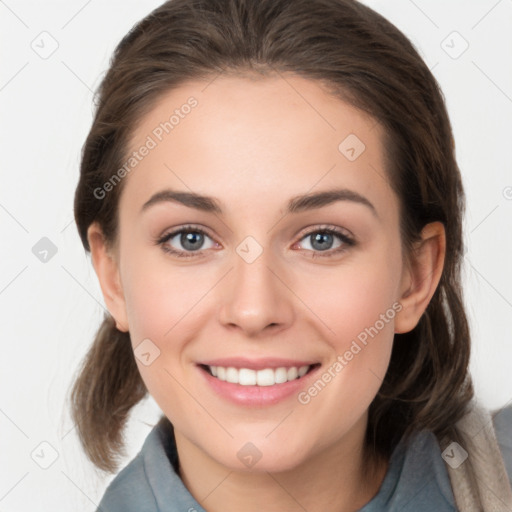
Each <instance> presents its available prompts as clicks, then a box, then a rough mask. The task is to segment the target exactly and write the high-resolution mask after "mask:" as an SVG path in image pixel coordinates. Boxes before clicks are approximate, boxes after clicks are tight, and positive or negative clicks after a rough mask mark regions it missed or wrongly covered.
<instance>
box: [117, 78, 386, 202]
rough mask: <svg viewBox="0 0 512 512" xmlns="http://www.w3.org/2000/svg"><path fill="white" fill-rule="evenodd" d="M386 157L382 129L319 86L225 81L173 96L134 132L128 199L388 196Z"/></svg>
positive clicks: (185, 87) (198, 84)
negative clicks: (320, 193)
mask: <svg viewBox="0 0 512 512" xmlns="http://www.w3.org/2000/svg"><path fill="white" fill-rule="evenodd" d="M144 147H146V148H148V149H145V150H144V151H140V150H143V149H144ZM383 151H384V148H383V146H382V131H381V127H380V125H378V124H377V123H376V121H375V120H374V119H373V118H371V117H370V116H368V115H366V114H365V113H363V112H361V111H360V110H358V109H356V108H354V107H352V106H350V105H349V104H347V103H345V102H344V101H342V100H341V99H339V98H337V97H334V96H332V95H331V94H329V93H328V92H327V91H326V89H325V88H323V87H322V85H321V84H320V83H319V82H316V81H313V80H309V79H306V78H302V77H298V76H295V75H290V74H288V75H286V74H283V75H275V76H272V77H264V78H262V77H258V78H254V77H247V76H246V77H241V76H220V77H217V78H215V79H213V80H210V81H194V82H187V83H184V84H182V85H181V86H179V87H177V88H175V89H173V90H172V91H169V92H168V93H166V94H165V95H163V96H162V97H161V98H160V99H159V101H158V102H157V103H156V104H155V105H154V107H153V108H152V110H151V111H150V112H149V113H148V114H147V115H146V116H145V117H144V118H143V119H142V120H141V121H140V123H139V124H138V126H137V127H135V130H134V133H133V137H132V139H131V142H130V153H132V152H137V153H139V155H138V156H137V157H132V158H137V160H136V161H133V162H132V163H133V164H134V166H133V170H131V171H130V172H129V176H128V177H127V179H128V183H125V187H126V189H127V190H126V191H125V193H123V196H128V199H125V201H128V202H129V204H136V203H137V204H142V203H143V202H144V200H147V198H148V197H149V196H150V195H151V194H153V193H154V192H155V191H157V190H158V189H159V188H162V187H163V186H169V187H172V188H179V189H180V190H188V191H193V192H196V193H204V194H207V195H217V196H218V195H222V194H223V195H224V196H225V197H226V198H231V200H232V202H236V201H237V200H238V201H239V202H240V193H241V191H243V192H244V201H245V202H247V201H252V203H253V204H257V203H259V204H260V206H264V205H266V206H268V205H269V204H270V202H272V201H273V200H276V201H277V200H281V199H280V198H282V200H283V201H284V199H285V197H284V196H286V198H288V197H289V196H293V195H295V194H304V193H306V192H307V191H309V190H312V189H315V188H322V189H325V188H326V187H329V186H336V187H339V186H340V185H342V186H344V187H349V188H352V189H357V191H358V192H359V193H364V194H366V195H370V196H375V195H376V194H379V193H380V194H381V195H382V194H387V195H388V196H389V195H390V194H391V193H392V192H391V189H390V187H389V184H388V183H387V178H386V173H385V170H384V155H383ZM142 152H143V153H144V156H142V157H141V156H140V153H142ZM282 196H283V197H282ZM388 199H389V197H388ZM234 206H235V205H234ZM239 206H240V205H239Z"/></svg>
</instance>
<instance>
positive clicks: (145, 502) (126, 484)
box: [97, 434, 158, 512]
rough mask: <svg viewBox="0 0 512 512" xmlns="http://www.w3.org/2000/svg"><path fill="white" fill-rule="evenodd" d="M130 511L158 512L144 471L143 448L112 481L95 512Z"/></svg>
mask: <svg viewBox="0 0 512 512" xmlns="http://www.w3.org/2000/svg"><path fill="white" fill-rule="evenodd" d="M150 435H151V434H150ZM146 442H147V441H146ZM130 511H133V512H135V511H138V512H158V508H157V504H156V500H155V496H154V494H153V490H152V488H151V485H150V482H149V480H148V476H147V474H146V470H145V465H144V447H143V449H142V450H141V451H140V452H139V453H138V454H137V456H136V457H135V458H134V459H132V460H131V462H130V463H129V464H128V465H127V466H126V467H125V468H123V469H122V470H121V471H120V472H119V473H118V474H117V475H116V477H115V478H114V479H113V480H112V482H111V483H110V484H109V486H108V487H107V489H106V491H105V493H104V495H103V498H102V499H101V502H100V504H99V506H98V509H97V512H130Z"/></svg>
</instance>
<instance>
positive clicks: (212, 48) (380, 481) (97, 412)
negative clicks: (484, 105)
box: [72, 0, 512, 512]
mask: <svg viewBox="0 0 512 512" xmlns="http://www.w3.org/2000/svg"><path fill="white" fill-rule="evenodd" d="M463 209H464V193H463V189H462V184H461V177H460V172H459V170H458V167H457V163H456V161H455V157H454V147H453V138H452V133H451V127H450V122H449V119H448V116H447V113H446V109H445V105H444V102H443V99H442V95H441V93H440V91H439V88H438V85H437V83H436V81H435V79H434V78H433V76H432V74H431V73H430V71H429V69H428V68H427V66H426V65H425V64H424V62H423V61H422V60H421V58H420V57H419V55H418V54H417V52H416V51H415V49H414V48H413V47H412V45H411V43H410V42H409V41H408V40H407V39H406V38H405V36H404V35H403V34H402V33H400V32H399V31H398V30H397V29H396V28H395V27H394V26H393V25H392V24H391V23H389V22H388V21H387V20H385V19H383V18H382V17H381V16H380V15H378V14H377V13H375V12H374V11H372V10H371V9H369V8H367V7H365V6H363V5H361V4H359V3H357V2H355V1H350V0H314V1H311V0H307V1H306V0H304V1H302V0H294V1H292V0H262V1H257V2H256V1H251V0H193V1H190V0H172V1H170V2H166V3H165V4H163V5H162V6H161V7H159V8H158V9H156V10H155V11H154V12H153V13H151V14H150V15H149V16H147V17H146V18H145V19H144V20H142V21H141V22H140V23H138V24H137V25H136V26H135V27H134V28H133V29H132V31H131V32H130V33H129V34H128V35H127V36H126V37H125V38H124V39H123V40H122V41H121V43H120V44H119V46H118V48H117V49H116V51H115V54H114V57H113V60H112V63H111V66H110V69H109V71H108V73H107V75H106V76H105V78H104V80H103V82H102V84H101V86H100V89H99V106H98V110H97V112H96V116H95V119H94V122H93V126H92V128H91V131H90V133H89V136H88V138H87V141H86V143H85V146H84V151H83V156H82V163H81V176H80V181H79V183H78V186H77V190H76V196H75V216H76V221H77V226H78V229H79V233H80V236H81V239H82V242H83V244H84V247H85V249H86V250H87V251H90V252H91V256H92V261H93V265H94V268H95V271H96V273H97V275H98V279H99V281H100V285H101V288H102V292H103V295H104V298H105V302H106V305H107V307H108V309H109V312H110V315H108V316H107V317H106V318H105V320H104V322H103V324H102V326H101V327H100V329H99V330H98V333H97V336H96V339H95V340H94V343H93V345H92V347H91V349H90V351H89V353H88V354H87V357H86V359H85V360H84V363H83V366H82V368H81V372H80V375H79V377H78V379H77V381H76V383H75V386H74V389H73V390H72V400H73V415H74V419H75V421H76V422H77V425H78V431H79V435H80V438H81V441H82V444H83V446H84V448H85V450H86V452H87V454H88V456H89V457H90V458H91V460H92V461H93V462H94V463H95V464H96V465H97V466H98V467H100V468H102V469H105V470H107V471H112V472H113V471H116V469H117V465H116V460H115V459H116V455H117V454H118V453H119V452H120V450H121V449H122V434H123V427H124V425H125V423H126V420H127V418H128V414H129V412H130V410H131V408H132V407H133V406H134V405H135V404H136V403H138V402H139V401H140V400H141V399H142V398H144V397H145V396H146V395H147V393H150V394H151V395H152V396H153V398H154V399H155V400H156V402H157V403H158V405H159V406H160V408H161V409H162V411H163V413H164V415H163V416H162V418H161V421H160V422H159V423H158V425H156V426H155V427H154V429H153V431H152V432H151V433H150V435H149V436H148V438H147V440H146V442H145V444H144V446H143V448H142V450H141V452H140V454H139V455H138V456H137V457H136V458H135V459H134V460H133V461H132V462H131V463H130V464H129V465H128V466H127V467H126V468H125V469H124V470H123V471H121V473H120V474H119V475H118V476H117V477H116V479H115V480H114V481H113V482H112V484H111V485H110V486H109V488H108V489H107V492H106V493H105V496H104V497H103V500H102V502H101V503H100V507H99V509H100V510H104V511H114V510H116V511H117V510H123V511H127V510H152V511H157V510H158V511H175V510H176V511H177V510H190V511H192V510H207V511H208V512H216V511H220V510H223V511H230V510H246V511H252V510H254V511H256V510H266V511H272V510H280V511H282V510H290V511H291V510H308V511H315V510H325V509H326V508H330V509H335V510H340V511H341V510H343V511H354V510H361V511H364V512H371V511H377V510H415V511H423V510H436V511H445V510H446V511H448V510H456V507H457V508H459V509H462V510H493V509H496V506H498V504H499V505H503V507H510V506H512V493H511V491H510V485H509V483H508V481H507V480H508V478H507V473H506V466H505V463H504V461H503V457H502V454H501V453H500V449H499V445H497V443H496V435H497V436H498V440H499V441H500V443H501V446H504V445H506V444H507V442H508V445H509V446H510V439H511V433H510V430H511V429H510V425H511V423H512V411H511V410H510V409H509V410H505V411H504V412H502V413H501V414H500V415H498V416H497V417H496V418H495V419H494V420H495V421H494V424H493V422H492V420H491V417H490V415H489V414H488V412H487V411H485V410H483V409H482V408H480V407H479V406H477V404H476V403H475V402H474V399H473V387H472V383H471V378H470V375H469V374H468V362H469V355H470V333H469V329H468V323H467V318H466V313H465V311H464V306H463V300H462V291H461V284H460V264H461V259H462V254H463V243H462V227H461V226H462V216H463ZM493 425H494V427H493ZM494 429H495V430H494ZM477 441H478V442H477ZM481 453H484V454H486V455H485V456H481V455H480V454H481ZM503 455H506V459H507V460H506V463H507V464H508V463H509V461H508V458H509V457H510V450H509V451H508V452H506V453H505V451H504V452H503ZM486 457H487V458H486ZM509 477H510V475H509ZM489 486H492V487H491V488H490V487H489ZM470 507H472V508H470Z"/></svg>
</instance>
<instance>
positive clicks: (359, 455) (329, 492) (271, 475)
mask: <svg viewBox="0 0 512 512" xmlns="http://www.w3.org/2000/svg"><path fill="white" fill-rule="evenodd" d="M364 419H365V420H366V418H364ZM365 426H366V421H365V422H364V423H363V425H357V426H356V427H354V429H353V430H351V431H350V432H349V433H347V435H346V436H345V437H344V438H343V439H342V440H341V441H340V442H338V443H337V444H336V445H335V446H333V445H330V446H328V447H326V448H325V449H324V450H322V451H320V452H318V453H316V454H314V455H313V456H311V457H309V458H307V460H304V461H303V462H302V463H301V464H300V465H298V466H296V467H294V468H293V469H290V470H286V471H280V472H268V471H264V470H263V471H261V470H260V471H250V472H247V471H237V470H233V469H231V468H227V467H225V466H223V465H220V464H219V463H217V462H216V461H215V460H214V459H212V458H211V457H209V456H208V455H207V454H205V453H204V452H203V451H202V450H201V449H200V448H198V447H197V446H196V445H195V444H193V443H191V442H190V441H189V440H188V439H187V438H186V437H184V436H182V435H181V433H180V432H177V431H176V432H175V437H176V445H177V449H178V454H179V458H180V477H181V479H182V480H183V483H184V484H185V486H186V487H187V488H188V490H189V491H190V493H191V494H192V495H193V496H194V497H195V499H196V500H197V501H198V502H199V503H200V504H201V506H202V507H203V508H204V509H205V510H207V511H208V512H221V511H222V512H234V511H239V510H244V511H247V512H259V511H261V510H265V511H268V512H278V511H279V512H296V511H298V510H307V511H308V512H320V511H322V512H324V511H325V510H336V511H337V512H354V511H357V510H359V509H360V508H361V507H363V506H364V505H365V504H366V503H368V502H369V501H370V500H371V499H372V498H373V497H374V496H375V495H376V494H377V492H378V490H379V487H380V485H381V483H382V480H383V479H384V476H385V474H386V471H387V467H388V462H387V461H385V460H382V459H379V460H373V461H371V467H367V466H365V464H364V458H363V443H364V432H365V428H361V427H365Z"/></svg>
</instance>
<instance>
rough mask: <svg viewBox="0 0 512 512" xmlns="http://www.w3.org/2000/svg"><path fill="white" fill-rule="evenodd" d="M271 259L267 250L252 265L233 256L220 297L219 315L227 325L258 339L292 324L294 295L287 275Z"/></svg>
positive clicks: (235, 255) (236, 255) (221, 320)
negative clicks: (261, 335) (288, 283)
mask: <svg viewBox="0 0 512 512" xmlns="http://www.w3.org/2000/svg"><path fill="white" fill-rule="evenodd" d="M271 259H272V257H271V254H270V252H269V251H267V250H264V251H263V253H262V254H261V255H260V256H259V257H258V258H257V259H256V260H255V261H253V262H252V263H248V262H247V261H245V260H244V259H243V258H242V257H240V256H239V255H238V254H236V253H235V254H234V268H233V270H232V271H231V272H229V274H228V276H227V280H228V283H226V284H225V286H224V288H223V290H224V293H223V295H222V298H221V300H222V305H221V308H220V313H219V314H220V322H221V323H222V324H223V325H224V326H226V327H228V328H230V329H234V328H237V329H239V330H240V331H242V332H243V333H244V334H245V335H246V336H247V337H256V336H258V335H260V334H261V333H263V332H267V331H268V332H270V331H272V332H273V333H276V332H278V331H280V330H282V329H285V328H287V327H288V326H290V325H291V324H292V322H293V319H294V308H293V303H292V299H293V292H292V291H291V290H290V289H289V287H288V286H287V283H286V281H287V279H286V275H285V272H284V271H283V270H282V269H281V267H279V268H278V267H277V265H276V264H275V261H274V262H272V261H271Z"/></svg>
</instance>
